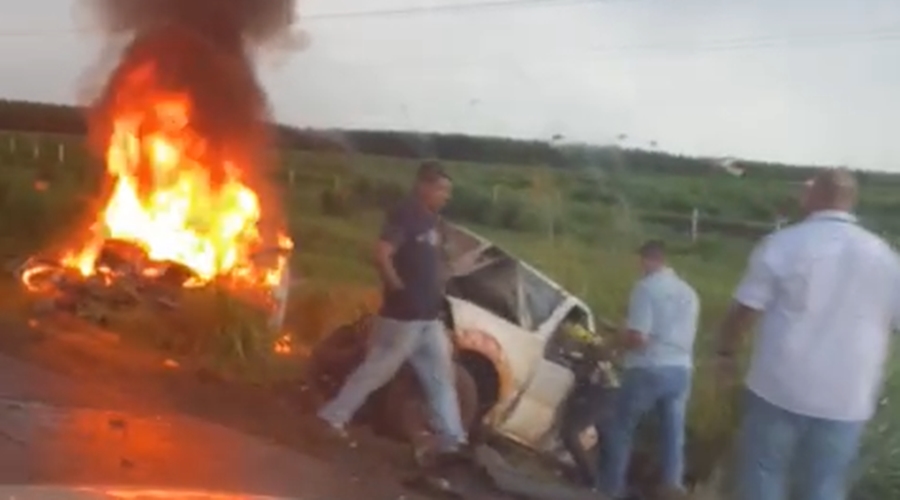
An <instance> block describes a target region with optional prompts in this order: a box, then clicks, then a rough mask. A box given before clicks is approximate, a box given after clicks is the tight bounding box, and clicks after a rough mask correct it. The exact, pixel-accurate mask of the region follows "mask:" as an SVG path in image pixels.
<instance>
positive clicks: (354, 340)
mask: <svg viewBox="0 0 900 500" xmlns="http://www.w3.org/2000/svg"><path fill="white" fill-rule="evenodd" d="M370 328H371V321H369V318H366V317H364V318H361V319H359V320H357V321H355V322H353V323H349V324H346V325H343V326H340V327H338V328H337V329H335V330H334V331H333V332H331V333H330V334H329V335H328V336H326V337H325V338H324V339H323V340H322V341H321V342H319V343H318V344H317V345H316V347H315V348H314V349H313V351H312V353H311V355H310V357H309V361H308V365H307V370H306V382H307V384H308V385H309V386H310V388H311V389H313V390H314V391H315V393H316V397H317V398H318V399H319V400H320V401H321V400H329V399H331V398H332V397H334V396H335V395H336V394H337V392H338V391H339V390H340V388H341V386H342V385H343V384H344V380H346V379H347V377H348V376H349V375H350V374H351V373H352V372H353V370H354V369H356V367H357V366H359V364H360V363H361V362H362V360H363V358H365V355H366V347H367V345H368V338H369V333H370Z"/></svg>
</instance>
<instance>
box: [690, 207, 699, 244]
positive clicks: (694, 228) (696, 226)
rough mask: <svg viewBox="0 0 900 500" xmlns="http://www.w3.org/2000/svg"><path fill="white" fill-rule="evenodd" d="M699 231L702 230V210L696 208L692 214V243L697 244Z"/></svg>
mask: <svg viewBox="0 0 900 500" xmlns="http://www.w3.org/2000/svg"><path fill="white" fill-rule="evenodd" d="M699 229H700V210H698V209H696V208H695V209H694V211H693V212H691V242H692V243H696V242H697V236H699Z"/></svg>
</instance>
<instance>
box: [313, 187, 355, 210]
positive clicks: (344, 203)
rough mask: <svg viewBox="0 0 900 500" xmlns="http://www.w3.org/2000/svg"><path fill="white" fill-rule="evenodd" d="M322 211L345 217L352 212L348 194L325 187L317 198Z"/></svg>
mask: <svg viewBox="0 0 900 500" xmlns="http://www.w3.org/2000/svg"><path fill="white" fill-rule="evenodd" d="M319 201H320V206H321V209H322V213H323V214H325V215H330V216H332V217H347V216H349V215H350V214H351V213H352V212H353V203H352V200H351V199H350V196H349V195H348V194H347V193H346V192H344V191H338V190H336V189H334V188H326V189H324V190H323V191H322V195H321V197H320V199H319Z"/></svg>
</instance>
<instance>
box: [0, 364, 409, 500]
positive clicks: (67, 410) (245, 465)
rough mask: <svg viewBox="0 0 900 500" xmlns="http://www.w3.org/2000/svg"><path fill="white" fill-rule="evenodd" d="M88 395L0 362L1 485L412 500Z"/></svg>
mask: <svg viewBox="0 0 900 500" xmlns="http://www.w3.org/2000/svg"><path fill="white" fill-rule="evenodd" d="M94 391H99V394H101V395H103V390H102V388H100V387H97V386H96V385H93V384H87V385H86V384H84V383H80V382H77V381H73V380H70V379H68V378H66V377H64V376H61V375H58V374H54V373H52V372H49V371H47V370H44V369H41V368H37V367H35V366H33V365H30V364H27V363H24V362H22V361H19V360H17V359H14V358H11V357H8V356H5V355H0V483H2V484H71V485H139V486H153V487H165V488H192V489H197V488H199V489H213V490H223V491H232V492H245V493H252V494H267V495H278V496H285V497H290V498H303V499H309V500H318V499H321V500H334V499H357V498H359V499H363V498H385V499H388V498H390V499H395V498H401V497H404V496H406V498H412V496H409V495H408V494H405V493H404V492H403V491H402V490H400V489H396V490H395V491H390V485H386V484H378V485H372V484H371V483H372V481H369V480H367V478H364V477H360V476H356V475H354V474H353V473H352V472H348V471H347V470H342V469H340V468H338V467H337V466H335V465H334V464H329V463H327V462H326V461H323V460H320V459H317V458H313V457H311V456H308V455H305V454H301V453H297V452H295V451H292V450H290V449H289V448H287V447H284V446H280V445H276V444H273V443H269V442H266V441H265V440H263V439H260V438H258V437H253V436H250V435H248V434H245V433H242V432H239V431H236V430H233V429H229V428H228V427H225V426H222V425H218V424H215V423H210V422H208V421H204V420H201V419H198V418H194V417H191V416H185V415H179V414H173V413H159V414H153V413H150V412H147V411H146V410H144V411H141V412H132V411H130V410H129V409H128V408H125V407H124V406H126V404H123V401H124V400H125V399H127V398H125V397H123V398H119V399H118V401H115V400H113V399H109V401H111V403H110V404H109V405H108V406H109V407H108V408H96V406H97V398H96V395H97V394H98V392H94ZM92 392H93V395H91V393H92ZM135 396H136V397H140V395H139V394H135ZM104 399H106V398H104ZM380 482H381V483H386V482H387V483H389V481H380ZM373 486H374V488H373ZM395 488H396V487H395ZM373 493H374V494H375V495H377V496H373Z"/></svg>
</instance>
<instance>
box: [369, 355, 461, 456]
mask: <svg viewBox="0 0 900 500" xmlns="http://www.w3.org/2000/svg"><path fill="white" fill-rule="evenodd" d="M455 366H456V369H455V372H456V393H457V398H458V400H459V414H460V419H461V420H462V424H463V428H464V429H466V430H467V431H468V432H469V433H470V434H471V433H473V432H475V431H476V428H477V426H478V423H479V422H477V417H478V408H479V403H478V387H477V385H476V383H475V379H474V378H473V377H472V375H471V374H470V373H469V372H468V371H467V370H466V369H465V368H464V367H462V366H460V365H458V364H457V365H455ZM380 413H381V418H380V419H379V420H380V423H381V426H380V430H382V431H384V432H385V433H386V434H388V435H389V436H391V437H394V438H397V439H402V440H405V441H415V440H416V439H417V438H419V437H421V436H424V435H428V434H432V433H433V429H432V426H431V423H430V416H431V413H430V410H429V407H428V402H427V401H426V399H425V393H424V392H423V391H422V388H421V385H420V384H419V380H418V377H417V376H416V373H415V371H413V370H412V369H411V368H410V367H409V366H405V367H404V368H403V369H402V370H401V371H400V373H398V374H397V377H396V378H394V380H393V381H392V382H391V383H390V384H389V385H388V387H387V388H386V391H385V394H384V398H383V399H382V402H381V412H380Z"/></svg>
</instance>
